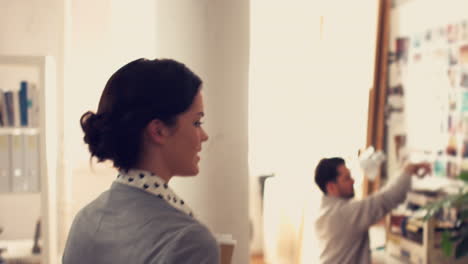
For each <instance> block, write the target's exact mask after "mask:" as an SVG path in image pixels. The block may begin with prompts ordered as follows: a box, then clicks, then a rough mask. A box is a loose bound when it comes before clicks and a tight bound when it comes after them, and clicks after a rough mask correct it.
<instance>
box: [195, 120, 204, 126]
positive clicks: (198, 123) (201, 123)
mask: <svg viewBox="0 0 468 264" xmlns="http://www.w3.org/2000/svg"><path fill="white" fill-rule="evenodd" d="M194 124H195V126H197V127H199V126H201V125H203V122H201V121H196V122H195V123H194Z"/></svg>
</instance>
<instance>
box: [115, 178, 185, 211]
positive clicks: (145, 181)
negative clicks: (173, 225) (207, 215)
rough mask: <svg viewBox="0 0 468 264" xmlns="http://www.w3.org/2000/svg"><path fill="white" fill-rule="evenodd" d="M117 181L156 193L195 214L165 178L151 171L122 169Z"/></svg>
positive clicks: (177, 207)
mask: <svg viewBox="0 0 468 264" xmlns="http://www.w3.org/2000/svg"><path fill="white" fill-rule="evenodd" d="M115 181H116V182H118V183H122V184H125V185H128V186H131V187H135V188H139V189H142V190H144V191H146V192H149V193H151V194H154V195H156V196H158V197H159V198H161V199H163V200H165V201H166V202H167V203H168V204H170V205H171V206H172V207H174V208H176V209H179V210H180V211H182V212H184V213H186V214H188V215H190V216H192V217H193V216H194V215H193V212H192V210H191V209H190V208H189V207H188V206H187V204H186V203H185V201H184V200H182V199H180V198H179V196H177V194H175V193H174V192H173V191H172V189H171V188H170V187H169V186H168V185H167V183H166V182H165V181H164V180H163V179H161V178H159V177H158V176H156V175H155V174H153V173H151V172H148V171H144V170H135V169H131V170H128V171H122V170H121V171H119V175H118V176H117V179H115Z"/></svg>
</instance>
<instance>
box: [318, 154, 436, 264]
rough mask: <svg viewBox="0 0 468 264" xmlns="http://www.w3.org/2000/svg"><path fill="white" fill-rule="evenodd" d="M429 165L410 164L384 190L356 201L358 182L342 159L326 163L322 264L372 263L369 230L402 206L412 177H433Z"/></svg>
mask: <svg viewBox="0 0 468 264" xmlns="http://www.w3.org/2000/svg"><path fill="white" fill-rule="evenodd" d="M429 171H430V165H429V164H428V163H418V164H407V165H406V166H405V167H404V169H403V172H402V173H401V175H400V176H399V177H398V178H397V179H396V180H395V181H394V182H393V183H390V184H388V185H387V186H386V188H384V189H383V190H381V191H379V192H378V193H376V194H374V195H371V196H369V197H367V198H365V199H363V200H353V199H352V198H353V197H354V189H353V184H354V180H353V178H352V177H351V173H350V171H349V169H348V168H347V167H346V164H345V161H344V160H343V159H342V158H329V159H322V160H321V161H320V162H319V164H318V165H317V168H316V170H315V182H316V183H317V185H318V186H319V188H320V189H321V190H322V192H323V193H324V196H323V198H322V201H321V206H320V210H319V214H318V218H317V221H316V222H315V231H316V235H317V239H318V244H319V253H320V256H319V257H320V263H322V264H331V263H333V264H335V263H340V264H347V263H352V264H367V263H369V264H370V263H371V255H370V248H369V234H368V229H369V227H370V226H371V225H372V224H374V223H375V222H377V221H378V220H380V219H381V218H382V217H383V216H385V215H386V214H387V213H389V212H390V210H392V209H393V208H395V207H396V206H397V205H398V204H400V203H402V202H403V201H404V200H405V198H406V193H407V192H408V191H409V189H410V188H411V175H415V174H417V173H419V172H421V173H420V176H424V175H425V174H427V173H429Z"/></svg>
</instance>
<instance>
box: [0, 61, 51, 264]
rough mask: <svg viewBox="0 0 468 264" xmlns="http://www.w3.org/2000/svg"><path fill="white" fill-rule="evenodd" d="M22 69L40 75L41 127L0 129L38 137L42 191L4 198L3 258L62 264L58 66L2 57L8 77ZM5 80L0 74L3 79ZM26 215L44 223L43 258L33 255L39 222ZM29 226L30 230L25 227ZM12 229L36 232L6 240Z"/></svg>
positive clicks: (0, 200)
mask: <svg viewBox="0 0 468 264" xmlns="http://www.w3.org/2000/svg"><path fill="white" fill-rule="evenodd" d="M22 69H25V71H31V70H33V71H35V72H37V80H35V83H36V88H37V92H38V93H37V101H38V105H39V111H38V122H37V123H38V125H37V126H34V127H0V135H8V136H15V135H34V136H37V138H38V142H37V146H36V147H37V148H38V151H39V157H38V158H39V186H40V188H39V189H38V190H35V191H29V192H7V193H1V194H0V210H2V214H1V216H0V226H2V227H3V228H4V229H5V230H4V234H0V247H6V248H7V251H6V252H5V253H3V254H2V257H3V258H5V259H6V260H7V263H8V261H9V260H11V261H23V262H24V263H43V264H53V263H58V261H57V255H58V253H57V237H58V236H57V206H56V203H57V196H56V191H57V187H56V170H57V165H56V160H57V124H56V123H57V117H56V116H57V114H56V104H57V99H56V87H55V80H56V74H55V72H56V70H55V62H54V60H53V58H52V57H50V56H10V55H0V73H1V71H2V70H4V71H5V72H6V74H8V73H9V72H10V73H11V72H14V71H21V70H22ZM5 72H4V74H5ZM1 76H2V75H1V74H0V78H1ZM4 77H5V75H4ZM6 77H9V76H6ZM6 77H5V78H6ZM0 88H2V87H0ZM2 96H3V95H2ZM26 162H27V160H26V158H25V163H26ZM37 207H39V208H37ZM23 212H25V213H26V212H29V213H31V212H32V214H34V213H38V215H37V217H38V218H39V219H40V221H41V229H40V246H41V253H40V254H39V255H38V254H35V255H34V254H32V245H33V236H34V230H35V224H36V221H37V220H38V219H37V218H35V219H21V218H19V215H20V214H21V213H23ZM25 223H28V224H27V226H23V224H25ZM30 225H32V226H30ZM9 228H11V229H15V230H21V229H30V230H33V232H31V235H30V239H29V238H28V239H25V238H24V237H21V238H15V237H14V236H13V237H8V239H5V235H6V234H5V233H7V232H8V231H9ZM28 233H29V232H28ZM23 262H21V263H23ZM15 263H16V262H15Z"/></svg>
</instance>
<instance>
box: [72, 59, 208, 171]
mask: <svg viewBox="0 0 468 264" xmlns="http://www.w3.org/2000/svg"><path fill="white" fill-rule="evenodd" d="M201 84H202V81H201V79H200V78H199V77H198V76H197V75H195V74H194V73H193V72H192V71H191V70H190V69H188V68H187V67H186V66H185V65H184V64H182V63H180V62H177V61H175V60H171V59H155V60H148V59H138V60H135V61H132V62H130V63H128V64H126V65H125V66H123V67H122V68H120V69H119V70H117V71H116V72H115V73H114V74H113V75H112V76H111V78H110V79H109V80H108V81H107V84H106V86H105V88H104V90H103V92H102V95H101V99H100V101H99V106H98V110H97V113H93V112H91V111H88V112H86V113H84V114H83V115H82V116H81V119H80V124H81V128H82V129H83V131H84V134H85V135H84V141H85V143H86V144H88V148H89V151H90V152H91V157H96V158H97V159H98V162H102V161H105V160H111V161H112V162H113V163H114V167H116V168H118V169H124V170H128V169H131V168H132V167H133V166H135V165H136V163H137V162H138V160H139V158H140V153H141V144H142V142H141V141H142V140H141V139H142V135H143V130H144V128H145V127H146V125H147V124H148V123H149V122H150V121H151V120H154V119H159V120H161V121H162V122H164V123H165V124H166V125H168V126H174V125H175V124H176V121H177V116H178V115H179V114H181V113H183V112H185V111H187V110H188V109H189V107H190V106H191V105H192V103H193V101H194V98H195V96H196V95H197V93H198V92H199V90H200V88H201Z"/></svg>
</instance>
